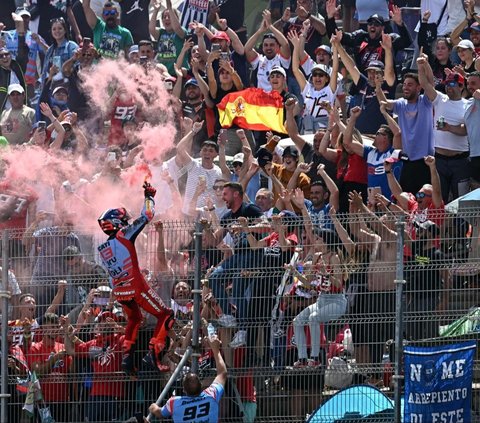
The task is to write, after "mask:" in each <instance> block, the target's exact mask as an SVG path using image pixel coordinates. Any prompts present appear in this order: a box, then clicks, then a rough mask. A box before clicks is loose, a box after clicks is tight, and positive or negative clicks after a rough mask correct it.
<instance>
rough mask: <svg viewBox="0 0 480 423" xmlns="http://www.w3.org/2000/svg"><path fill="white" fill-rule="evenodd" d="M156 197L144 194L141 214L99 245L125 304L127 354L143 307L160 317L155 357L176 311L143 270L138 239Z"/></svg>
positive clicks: (115, 289) (153, 345)
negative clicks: (136, 247) (147, 279)
mask: <svg viewBox="0 0 480 423" xmlns="http://www.w3.org/2000/svg"><path fill="white" fill-rule="evenodd" d="M154 205H155V203H154V200H153V198H152V196H149V195H147V194H146V195H145V204H144V207H143V209H142V212H141V216H140V217H139V218H138V219H136V220H135V221H134V222H133V223H131V224H129V225H127V226H125V227H123V228H121V229H119V230H117V231H115V232H114V233H113V234H111V235H110V237H109V238H108V240H107V241H106V242H104V243H103V244H101V245H100V246H99V247H98V251H99V253H100V257H101V258H102V261H103V264H104V266H105V268H106V269H107V271H108V273H109V275H110V283H111V285H112V288H113V295H114V297H115V299H116V300H117V301H118V302H119V303H120V304H122V307H123V310H124V313H125V314H126V316H127V326H126V328H125V340H124V343H123V348H124V353H125V354H129V353H130V352H131V348H132V346H133V345H134V344H135V341H136V339H137V334H138V330H139V328H140V325H141V323H142V313H141V310H140V308H142V309H144V310H145V311H147V312H148V313H150V314H152V315H153V316H155V317H156V318H157V324H156V326H155V329H154V332H153V337H152V339H151V340H150V349H151V350H152V353H154V355H155V357H158V355H159V353H160V352H161V351H162V350H163V349H164V348H165V344H166V342H167V337H168V331H169V330H170V329H171V327H172V326H173V323H174V319H173V311H172V310H171V309H170V308H169V307H167V306H165V304H164V303H163V301H162V300H161V298H160V297H159V296H158V295H157V293H156V292H155V291H154V290H153V289H152V288H151V287H150V286H149V285H148V283H147V282H146V280H145V278H144V276H143V275H142V273H141V271H140V267H139V264H138V257H137V252H136V249H135V245H134V243H135V239H136V238H137V236H138V234H139V233H140V232H141V231H142V230H143V228H144V227H145V225H146V224H147V223H148V222H150V221H151V220H152V218H153V216H154V213H155V210H154Z"/></svg>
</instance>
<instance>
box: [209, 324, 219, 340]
mask: <svg viewBox="0 0 480 423" xmlns="http://www.w3.org/2000/svg"><path fill="white" fill-rule="evenodd" d="M207 334H208V339H209V340H210V341H211V340H212V339H213V337H214V336H215V335H216V334H217V333H216V331H215V328H214V326H213V325H212V324H211V323H209V324H208V326H207Z"/></svg>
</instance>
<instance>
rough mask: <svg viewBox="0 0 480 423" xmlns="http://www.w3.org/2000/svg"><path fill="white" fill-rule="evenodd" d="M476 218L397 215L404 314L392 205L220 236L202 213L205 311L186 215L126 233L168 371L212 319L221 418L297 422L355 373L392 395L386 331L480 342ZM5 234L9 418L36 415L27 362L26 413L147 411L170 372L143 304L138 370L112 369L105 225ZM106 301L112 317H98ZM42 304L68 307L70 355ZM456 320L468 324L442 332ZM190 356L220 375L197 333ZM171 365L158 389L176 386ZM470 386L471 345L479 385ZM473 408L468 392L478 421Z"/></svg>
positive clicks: (113, 325) (74, 418)
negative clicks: (165, 336)
mask: <svg viewBox="0 0 480 423" xmlns="http://www.w3.org/2000/svg"><path fill="white" fill-rule="evenodd" d="M478 219H479V218H478V210H477V209H471V210H468V211H466V212H462V215H460V214H445V215H444V216H443V215H442V216H437V217H435V219H433V221H434V222H435V223H437V224H433V222H432V221H428V220H426V219H423V221H422V220H421V219H419V218H418V216H417V218H416V219H413V218H412V217H407V218H406V225H405V243H404V246H403V254H401V256H403V261H404V277H403V278H404V280H405V285H404V294H403V298H402V301H403V306H404V313H403V316H402V319H401V320H400V321H398V320H396V316H395V289H396V284H395V279H396V270H397V238H398V236H399V234H398V233H397V230H398V227H397V226H396V221H397V220H398V216H397V215H395V214H393V213H391V214H389V215H387V216H377V215H375V214H368V215H353V216H352V215H351V216H348V215H345V216H340V215H339V216H335V215H332V216H328V215H326V216H323V218H322V219H320V220H318V221H316V222H314V224H313V226H312V224H311V222H308V221H307V222H305V221H304V220H302V219H300V218H294V217H286V216H284V217H282V218H281V220H278V218H274V219H273V220H272V219H266V218H265V219H264V220H262V221H259V222H256V223H255V224H253V223H250V226H249V227H247V226H246V224H245V225H243V226H242V225H241V224H235V225H233V226H230V227H229V228H227V229H228V231H222V228H220V226H219V225H218V223H217V224H215V223H213V224H212V223H210V222H207V223H205V225H204V230H203V237H202V251H201V277H202V306H201V310H194V309H193V302H192V294H191V288H192V287H193V278H194V270H195V269H194V264H195V256H196V254H197V253H198V252H196V251H195V248H194V242H193V241H194V238H193V236H194V222H184V221H168V222H163V223H159V222H157V223H156V224H150V225H148V226H147V228H146V229H145V230H144V231H143V232H142V234H141V235H140V236H139V237H138V238H137V240H136V242H135V245H136V248H137V252H138V257H139V265H140V268H141V269H142V273H143V274H144V277H145V279H146V280H147V281H148V283H149V284H150V286H151V287H153V288H154V289H155V290H156V291H157V293H158V295H159V296H160V297H161V298H162V300H163V301H164V302H165V304H166V305H168V306H169V307H171V308H172V309H173V310H174V312H175V317H176V321H175V325H174V327H173V331H174V335H173V333H172V332H171V335H172V336H171V339H170V343H169V344H170V345H168V346H167V348H166V349H165V352H164V354H163V358H162V360H163V363H164V364H165V365H167V366H169V368H170V371H173V370H174V369H175V367H176V364H177V363H178V361H179V360H180V358H181V356H182V354H183V353H184V351H185V349H186V348H187V346H189V345H190V343H191V329H192V316H193V313H196V312H197V313H200V314H201V318H202V328H201V335H202V337H204V336H206V335H207V329H206V328H207V324H208V323H209V322H210V323H212V324H213V326H214V328H215V330H216V332H217V334H218V336H219V337H220V339H221V341H222V352H223V355H224V357H225V361H226V363H227V366H228V375H229V378H228V384H227V387H226V392H225V397H224V399H223V400H222V403H221V421H225V422H237V421H247V422H248V421H257V422H273V421H282V422H299V421H304V420H305V419H306V417H307V416H308V415H311V414H312V413H313V412H314V411H315V410H316V409H317V408H318V407H319V406H320V405H321V404H322V403H324V402H325V401H326V400H327V399H328V398H330V397H331V396H332V395H333V394H334V393H335V392H337V391H338V390H339V389H341V388H343V387H346V386H349V385H352V384H362V383H365V384H371V385H373V386H375V387H378V388H379V389H380V390H381V391H382V392H383V393H385V394H386V395H387V396H390V397H392V395H393V390H392V388H393V378H392V375H393V367H394V366H393V363H394V362H395V357H394V351H395V344H394V342H393V339H394V337H395V327H396V326H400V327H401V329H402V333H403V338H404V339H405V343H408V344H409V345H435V344H441V343H450V342H456V341H458V340H463V339H472V338H473V339H478V333H479V330H480V321H479V320H478V319H479V316H480V314H479V313H475V310H476V308H478V307H479V306H480V298H479V296H480V290H479V273H480V260H479V257H480V255H479V254H480V246H479V238H478ZM221 232H224V233H222V235H226V236H223V237H221V238H220V240H221V242H220V243H219V242H218V241H219V239H218V238H215V237H214V236H213V235H214V234H215V233H217V234H218V233H221ZM8 236H9V241H8V257H9V267H10V273H9V285H10V290H11V292H12V294H13V295H12V298H11V300H10V304H9V309H8V315H9V320H10V323H9V345H10V348H9V351H8V353H9V354H8V357H9V362H8V363H9V378H8V381H9V393H10V394H11V397H10V398H9V401H8V413H9V418H8V421H9V422H27V421H32V420H31V418H30V417H28V415H27V414H26V413H25V411H22V408H23V407H24V406H25V404H26V403H27V404H28V403H29V402H30V401H29V400H27V388H26V385H27V384H26V383H25V382H26V380H27V373H26V372H27V371H28V370H30V371H33V370H35V372H36V375H37V377H38V379H39V382H40V386H41V390H42V394H43V400H41V401H38V400H37V401H36V402H35V407H33V406H32V407H30V408H31V409H32V410H33V409H34V408H35V411H34V414H35V415H37V414H38V411H36V410H37V409H38V408H42V407H44V406H48V407H49V410H50V413H51V415H52V417H53V418H54V419H55V421H57V422H84V421H95V422H110V421H125V420H127V419H128V418H130V417H132V416H133V415H134V414H135V413H136V412H142V413H143V414H145V415H146V414H147V409H148V406H149V405H150V404H151V403H152V402H155V400H156V399H157V397H158V395H159V394H160V392H161V391H162V389H163V387H164V386H165V383H166V382H167V380H168V378H169V376H170V374H171V372H168V371H165V372H162V373H161V372H159V371H158V370H157V369H155V368H152V367H151V366H150V365H149V364H148V363H145V361H144V360H143V358H144V357H145V356H146V355H147V353H148V345H149V339H150V337H151V335H152V331H153V327H154V326H155V323H156V322H155V319H154V318H152V316H149V315H145V316H144V317H145V318H144V322H143V324H142V328H141V330H140V332H139V333H138V339H137V348H136V352H135V360H134V361H135V368H136V372H135V374H134V375H126V374H125V373H124V372H123V371H122V369H121V367H120V362H121V357H122V349H121V342H120V341H119V339H121V336H122V334H123V330H124V326H125V316H124V313H123V312H122V307H121V306H120V305H119V304H117V303H115V302H114V301H113V297H112V296H111V293H110V288H109V283H108V278H107V275H106V273H105V271H104V270H103V269H102V267H101V266H99V264H98V263H100V261H99V257H98V253H97V250H96V247H97V246H98V245H99V244H101V243H102V242H104V241H105V235H104V234H102V233H100V232H99V231H97V229H96V228H87V229H83V230H78V229H77V228H70V227H69V228H63V227H62V228H59V227H48V228H37V229H36V231H35V232H33V233H21V232H15V231H10V232H9V234H8ZM26 293H30V294H32V295H31V296H26V295H25V294H26ZM104 311H110V312H111V314H109V315H108V316H109V317H112V320H110V319H105V318H103V317H101V318H98V316H99V314H100V313H102V312H104ZM3 312H5V310H4V311H3ZM46 313H47V314H46ZM50 313H55V314H56V315H58V316H67V318H68V321H67V323H70V324H71V325H72V326H73V327H74V330H75V333H74V335H75V336H76V337H77V338H78V340H77V345H75V346H74V348H75V350H76V353H75V354H67V353H66V352H65V350H66V349H67V350H68V348H67V346H66V345H65V344H66V343H67V341H66V340H65V338H64V335H65V332H64V330H63V329H62V328H60V324H63V325H64V326H66V325H67V323H65V321H64V320H63V318H60V324H59V323H57V321H56V320H55V318H54V317H52V315H51V314H50ZM104 316H107V315H104ZM468 316H470V317H468ZM462 318H464V319H465V324H464V325H463V326H462V325H459V324H458V325H457V326H459V328H453V327H452V324H454V323H455V322H457V321H458V320H459V319H462ZM71 335H73V334H72V332H71V331H70V334H69V336H71ZM83 343H86V344H83ZM79 345H80V346H79ZM67 352H71V351H67ZM200 355H201V356H200V358H199V373H200V376H201V379H202V382H203V383H204V385H206V386H207V385H208V384H209V383H210V382H211V381H212V380H213V378H214V377H215V374H216V373H215V363H214V362H213V361H212V358H211V354H210V353H209V350H208V347H207V344H206V343H205V342H203V341H202V343H201V350H200ZM186 371H188V369H187V368H186V369H185V372H186ZM182 375H183V373H182ZM182 375H181V376H180V377H179V378H178V380H177V381H175V383H174V384H173V387H172V389H171V392H170V393H169V394H173V393H175V394H177V395H181V394H182V383H181V378H182ZM479 382H480V366H479V361H478V356H477V357H476V360H475V366H474V388H476V387H477V384H478V383H479ZM400 383H401V382H400ZM168 396H169V395H168ZM168 396H167V398H168ZM352 401H353V399H352ZM479 404H480V400H479V398H478V394H477V391H476V390H475V389H474V397H473V402H472V409H473V415H474V416H476V418H477V419H478V413H479V412H480V407H479ZM27 408H28V407H27ZM338 421H340V420H338ZM369 421H370V420H369ZM371 421H374V420H371ZM377 421H379V422H380V421H382V422H385V421H386V418H385V417H379V418H378V420H377Z"/></svg>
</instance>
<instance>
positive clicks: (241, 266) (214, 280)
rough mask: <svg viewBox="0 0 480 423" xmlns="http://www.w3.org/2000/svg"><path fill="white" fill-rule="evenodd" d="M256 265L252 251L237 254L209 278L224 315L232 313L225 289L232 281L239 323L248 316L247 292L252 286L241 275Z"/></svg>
mask: <svg viewBox="0 0 480 423" xmlns="http://www.w3.org/2000/svg"><path fill="white" fill-rule="evenodd" d="M254 264H255V254H254V252H253V251H251V250H244V251H241V252H238V253H235V254H234V255H233V256H232V257H229V258H228V259H227V260H225V261H224V262H223V263H222V264H221V265H220V266H218V267H217V268H216V269H215V270H214V271H213V273H212V274H211V275H210V278H209V280H208V281H209V285H210V287H211V288H212V292H213V295H214V296H215V298H216V300H217V303H218V305H219V306H220V307H221V308H222V311H223V313H224V314H231V313H230V306H229V299H228V297H227V293H226V292H225V288H226V287H227V286H228V283H229V282H230V281H231V282H232V285H233V290H232V302H233V303H234V304H235V306H236V307H237V319H238V320H239V323H240V322H242V320H244V319H245V317H246V316H247V305H248V301H247V298H246V297H245V291H246V290H247V289H248V286H249V285H250V278H245V277H243V276H242V275H241V272H242V270H247V269H249V268H251V267H253V265H254Z"/></svg>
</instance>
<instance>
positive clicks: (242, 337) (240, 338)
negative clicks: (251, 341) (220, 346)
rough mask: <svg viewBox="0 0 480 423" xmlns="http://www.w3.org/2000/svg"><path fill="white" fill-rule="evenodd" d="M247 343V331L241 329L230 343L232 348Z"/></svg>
mask: <svg viewBox="0 0 480 423" xmlns="http://www.w3.org/2000/svg"><path fill="white" fill-rule="evenodd" d="M246 343H247V331H246V330H239V331H238V332H237V333H236V334H235V336H234V337H233V339H232V342H230V343H229V344H228V346H229V347H230V348H238V347H241V346H243V345H246Z"/></svg>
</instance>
